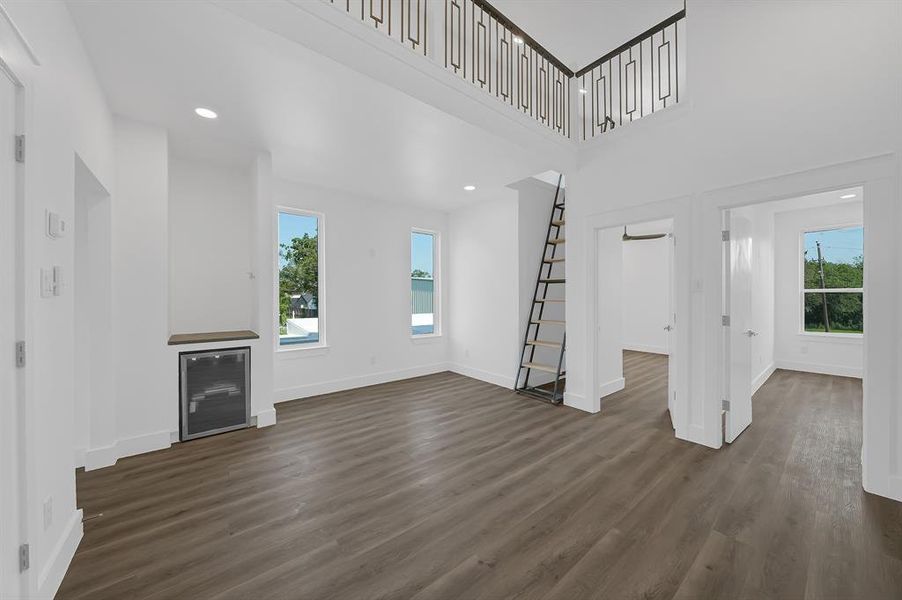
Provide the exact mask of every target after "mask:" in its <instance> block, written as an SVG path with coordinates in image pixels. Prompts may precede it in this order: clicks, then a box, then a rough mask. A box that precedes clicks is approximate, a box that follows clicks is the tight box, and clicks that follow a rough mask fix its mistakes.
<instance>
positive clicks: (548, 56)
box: [472, 0, 574, 77]
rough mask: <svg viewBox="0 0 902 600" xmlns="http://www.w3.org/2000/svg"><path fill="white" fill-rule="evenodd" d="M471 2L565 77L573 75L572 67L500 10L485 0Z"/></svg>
mask: <svg viewBox="0 0 902 600" xmlns="http://www.w3.org/2000/svg"><path fill="white" fill-rule="evenodd" d="M472 2H473V4H475V5H476V6H478V7H479V8H481V9H482V10H484V11H485V12H487V13H489V15H490V16H492V17H494V18H495V20H496V21H498V22H499V23H500V24H501V25H504V26H505V27H507V28H508V29H509V30H510V31H511V32H512V33H514V34H515V35H518V36H519V37H521V38H523V41H524V42H526V43H527V44H529V45H530V46H531V47H532V49H533V50H535V51H536V53H538V54H539V55H540V56H542V57H543V58H544V59H545V60H547V61H548V62H550V63H551V64H553V65H554V66H555V67H557V68H558V69H560V70H561V72H562V73H564V74H565V75H566V76H567V77H573V76H574V73H573V69H571V68H570V67H568V66H567V65H565V64H564V63H563V62H561V61H560V59H558V57H556V56H555V55H554V54H552V53H551V52H550V51H549V50H548V49H547V48H545V46H543V45H542V44H540V43H539V42H537V41H536V40H535V38H534V37H532V36H530V35H529V34H528V33H526V32H525V31H523V28H522V27H520V26H519V25H517V24H516V23H514V22H513V21H511V20H510V19H509V18H508V17H507V16H505V15H504V13H502V12H501V11H500V10H498V9H497V8H495V7H494V6H492V5H491V4H489V3H488V2H487V1H486V0H472Z"/></svg>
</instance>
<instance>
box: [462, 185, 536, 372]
mask: <svg viewBox="0 0 902 600" xmlns="http://www.w3.org/2000/svg"><path fill="white" fill-rule="evenodd" d="M518 206H519V205H518V202H517V194H516V193H515V192H512V191H510V190H505V191H504V192H503V196H502V197H501V198H498V199H497V200H493V201H490V202H479V203H478V204H473V205H471V206H468V207H465V208H462V209H458V210H455V211H454V212H452V213H451V215H450V217H449V229H450V233H451V235H450V239H449V252H450V253H451V254H450V265H449V268H448V270H447V271H446V274H447V276H448V278H447V281H448V302H449V310H450V315H449V326H448V332H449V334H450V340H449V341H450V363H451V364H450V367H451V369H452V370H454V371H456V372H458V373H462V374H464V375H468V376H470V377H475V378H477V379H482V380H484V381H489V382H491V383H495V384H497V385H501V386H504V387H513V385H514V375H515V373H516V370H517V361H518V360H519V358H520V343H522V337H521V335H522V334H521V333H520V313H519V311H518V306H519V305H520V287H519V280H518V278H519V275H518V270H519V265H518V258H517V254H516V253H515V252H514V249H515V248H517V245H518V240H517V215H518V210H519V208H518ZM531 293H532V292H531V291H530V294H531Z"/></svg>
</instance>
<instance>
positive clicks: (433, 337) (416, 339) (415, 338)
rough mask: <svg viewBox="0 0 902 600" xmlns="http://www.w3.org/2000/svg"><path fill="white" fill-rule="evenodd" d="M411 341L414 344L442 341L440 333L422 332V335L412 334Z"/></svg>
mask: <svg viewBox="0 0 902 600" xmlns="http://www.w3.org/2000/svg"><path fill="white" fill-rule="evenodd" d="M410 341H411V342H412V343H414V344H437V343H438V342H440V341H442V334H440V333H422V334H420V335H412V336H410Z"/></svg>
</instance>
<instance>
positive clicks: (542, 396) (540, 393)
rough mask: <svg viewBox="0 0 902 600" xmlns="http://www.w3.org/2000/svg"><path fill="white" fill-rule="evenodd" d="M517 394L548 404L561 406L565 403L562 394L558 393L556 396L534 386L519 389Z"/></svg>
mask: <svg viewBox="0 0 902 600" xmlns="http://www.w3.org/2000/svg"><path fill="white" fill-rule="evenodd" d="M517 393H519V394H525V395H527V396H531V397H533V398H538V399H539V400H542V401H544V402H548V403H549V404H555V405H560V404H562V403H563V402H564V395H563V394H562V393H560V392H558V395H557V396H555V395H554V393H553V392H550V391H548V390H543V389H542V388H537V387H532V386H530V387H528V388H518V389H517Z"/></svg>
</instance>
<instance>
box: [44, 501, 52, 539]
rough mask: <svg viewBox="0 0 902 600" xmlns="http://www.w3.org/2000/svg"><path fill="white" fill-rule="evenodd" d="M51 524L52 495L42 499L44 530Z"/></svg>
mask: <svg viewBox="0 0 902 600" xmlns="http://www.w3.org/2000/svg"><path fill="white" fill-rule="evenodd" d="M51 525H53V496H48V497H47V499H46V500H44V531H47V530H48V529H50V526H51Z"/></svg>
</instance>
